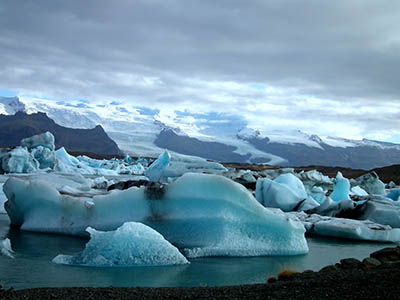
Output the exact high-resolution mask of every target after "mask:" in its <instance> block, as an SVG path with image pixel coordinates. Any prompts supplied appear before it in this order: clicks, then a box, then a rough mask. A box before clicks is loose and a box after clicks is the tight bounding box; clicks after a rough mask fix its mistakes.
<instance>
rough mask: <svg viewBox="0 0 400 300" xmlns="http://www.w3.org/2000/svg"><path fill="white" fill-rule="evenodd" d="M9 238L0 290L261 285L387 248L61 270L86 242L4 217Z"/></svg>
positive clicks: (327, 244)
mask: <svg viewBox="0 0 400 300" xmlns="http://www.w3.org/2000/svg"><path fill="white" fill-rule="evenodd" d="M4 237H8V238H9V239H10V240H11V246H12V248H13V250H14V251H15V257H16V258H15V259H9V258H6V257H4V256H0V270H1V272H0V284H2V285H3V286H4V287H6V288H7V287H11V286H13V287H14V288H30V287H61V286H200V285H209V286H214V285H236V284H247V283H260V282H265V280H266V279H267V278H268V277H270V276H276V274H277V273H278V272H281V271H283V270H287V269H291V270H297V271H303V270H305V269H313V270H319V269H320V268H321V267H323V266H325V265H328V264H332V263H336V262H338V261H339V260H340V259H342V258H346V257H356V258H359V259H361V258H363V257H366V256H368V255H369V253H370V252H372V251H375V250H377V249H380V248H382V247H384V246H386V245H382V244H377V243H366V242H355V241H346V240H339V239H333V238H308V244H309V248H310V252H309V254H307V255H300V256H280V257H242V258H228V257H213V258H198V259H194V260H191V264H190V265H180V266H169V267H117V268H95V267H77V266H65V265H57V264H54V263H52V262H51V260H52V259H53V258H54V257H55V256H56V255H58V254H60V253H63V254H70V255H71V254H74V253H77V252H79V251H81V250H83V248H84V247H85V244H86V242H87V239H84V238H76V237H69V236H59V235H50V234H39V233H31V232H24V231H20V230H17V229H15V228H9V222H8V217H7V215H0V238H4Z"/></svg>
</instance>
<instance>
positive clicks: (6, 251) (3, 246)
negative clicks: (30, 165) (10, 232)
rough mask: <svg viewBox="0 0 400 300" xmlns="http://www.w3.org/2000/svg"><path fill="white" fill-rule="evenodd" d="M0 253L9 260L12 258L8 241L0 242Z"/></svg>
mask: <svg viewBox="0 0 400 300" xmlns="http://www.w3.org/2000/svg"><path fill="white" fill-rule="evenodd" d="M0 253H1V254H2V255H4V256H7V257H9V258H14V255H13V253H14V251H13V250H12V249H11V243H10V240H9V239H4V240H0Z"/></svg>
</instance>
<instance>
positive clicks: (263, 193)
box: [256, 173, 319, 212]
mask: <svg viewBox="0 0 400 300" xmlns="http://www.w3.org/2000/svg"><path fill="white" fill-rule="evenodd" d="M256 199H257V200H258V201H259V202H260V203H261V204H262V205H264V206H265V207H273V208H280V209H282V210H283V211H285V212H288V211H293V210H308V209H312V208H314V207H317V206H319V203H318V202H316V201H315V200H314V199H312V198H311V197H309V196H308V195H307V193H306V190H305V188H304V185H303V183H302V182H301V180H300V179H298V178H297V177H296V176H295V175H293V174H292V173H286V174H281V175H279V176H278V177H276V178H275V179H274V180H271V179H268V178H259V179H258V180H257V184H256Z"/></svg>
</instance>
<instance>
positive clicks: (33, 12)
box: [0, 0, 400, 142]
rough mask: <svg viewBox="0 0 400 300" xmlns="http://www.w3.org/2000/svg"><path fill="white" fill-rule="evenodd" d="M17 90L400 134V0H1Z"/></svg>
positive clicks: (1, 48) (12, 86)
mask: <svg viewBox="0 0 400 300" xmlns="http://www.w3.org/2000/svg"><path fill="white" fill-rule="evenodd" d="M1 90H2V91H1ZM9 92H11V93H16V94H18V95H31V96H32V95H34V96H38V97H44V98H49V99H54V100H58V101H59V100H65V101H68V100H70V99H85V100H88V101H92V102H107V101H119V102H130V103H134V104H135V105H136V104H137V105H138V106H145V107H152V108H159V109H161V110H163V109H168V110H171V109H175V110H178V111H184V110H187V111H188V112H190V113H197V112H198V113H208V112H219V113H227V114H232V115H238V116H242V117H243V118H244V119H245V120H247V122H248V124H249V126H251V127H253V128H256V129H264V130H268V129H270V128H280V127H283V128H291V129H301V130H303V131H305V132H308V133H316V134H319V135H336V136H342V137H349V138H362V137H366V138H372V139H379V140H387V141H395V142H400V1H398V0H388V1H386V0H382V1H376V0H359V1H357V0H343V1H340V0H336V1H321V0H315V1H294V0H293V1H289V0H271V1H268V0H264V1H257V0H252V1H247V0H243V1H235V0H226V1H220V0H198V1H191V0H185V1H184V0H181V1H169V0H143V1H135V0H113V1H105V0H86V1H78V0H77V1H72V0H71V1H65V0H63V1H57V0H49V1H42V0H35V1H28V0H27V1H16V0H1V1H0V94H1V93H3V94H7V93H9Z"/></svg>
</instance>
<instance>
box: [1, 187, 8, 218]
mask: <svg viewBox="0 0 400 300" xmlns="http://www.w3.org/2000/svg"><path fill="white" fill-rule="evenodd" d="M6 201H7V197H6V195H5V194H4V193H3V183H0V214H5V213H6V211H5V209H4V203H5V202H6Z"/></svg>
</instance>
